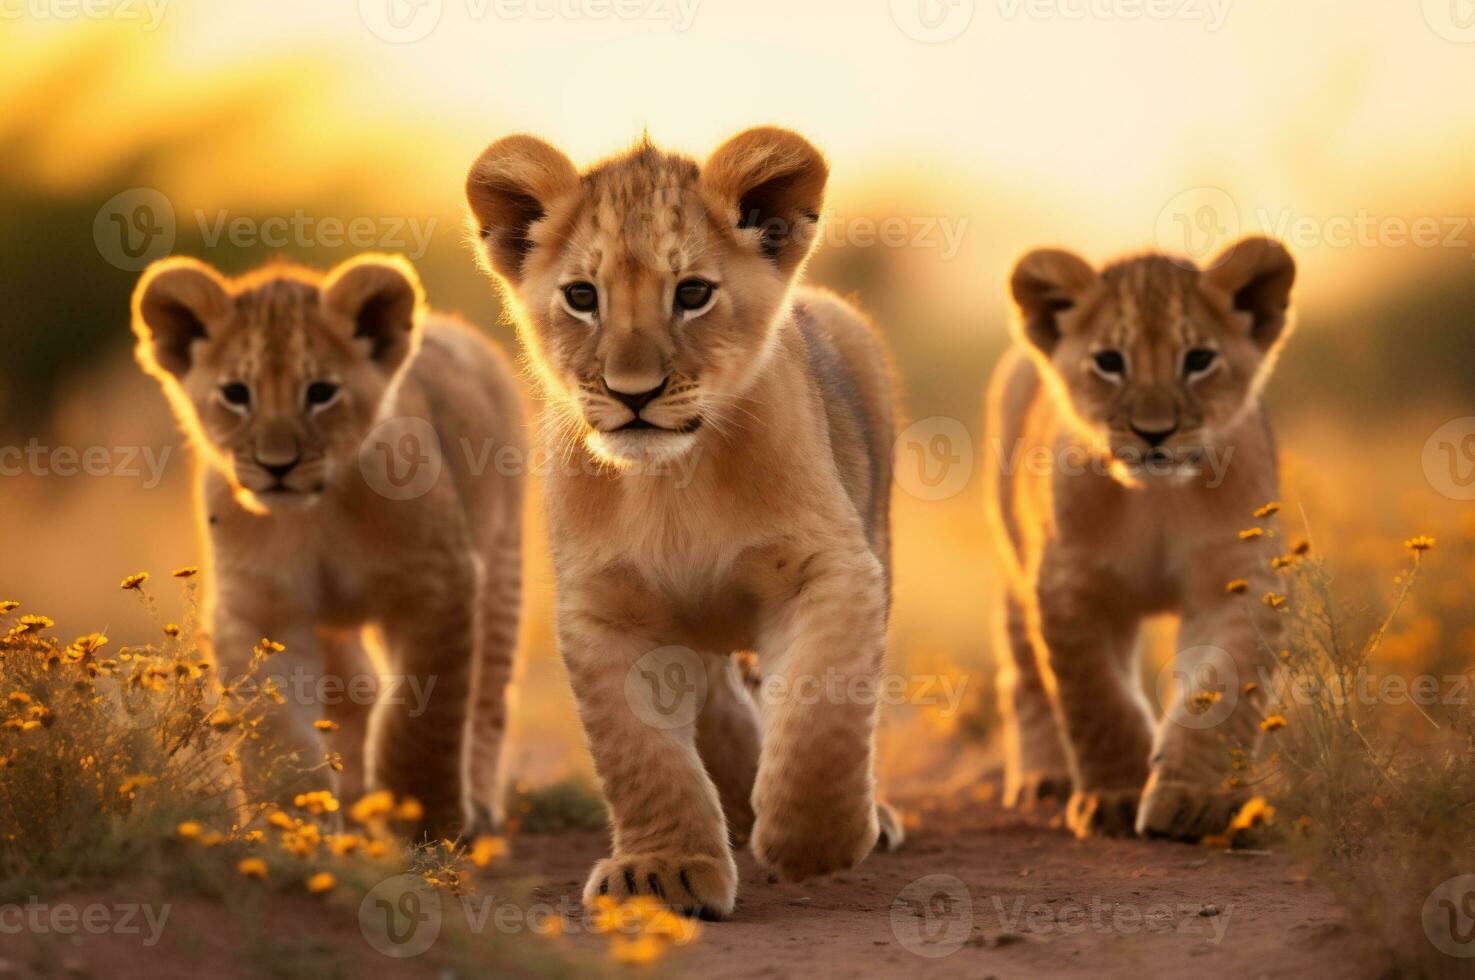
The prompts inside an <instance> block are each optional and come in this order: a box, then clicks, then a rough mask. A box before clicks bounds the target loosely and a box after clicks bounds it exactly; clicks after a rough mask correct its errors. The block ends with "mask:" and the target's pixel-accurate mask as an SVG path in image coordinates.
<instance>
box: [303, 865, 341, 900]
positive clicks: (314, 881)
mask: <svg viewBox="0 0 1475 980" xmlns="http://www.w3.org/2000/svg"><path fill="white" fill-rule="evenodd" d="M337 884H338V879H337V878H334V877H333V875H332V873H331V872H328V871H319V872H318V873H317V874H315V875H313V876H312V877H311V878H309V879H307V890H308V891H310V892H312V893H313V894H314V895H321V894H323V893H324V892H330V891H332V890H333V887H334V886H335V885H337Z"/></svg>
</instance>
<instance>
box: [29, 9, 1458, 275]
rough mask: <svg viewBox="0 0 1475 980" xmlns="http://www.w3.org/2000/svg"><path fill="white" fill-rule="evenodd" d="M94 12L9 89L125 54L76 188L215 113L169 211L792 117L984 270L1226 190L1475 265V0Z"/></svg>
mask: <svg viewBox="0 0 1475 980" xmlns="http://www.w3.org/2000/svg"><path fill="white" fill-rule="evenodd" d="M76 2H78V0H4V2H3V4H0V13H3V14H5V15H7V16H5V17H4V19H0V44H3V52H0V54H3V57H0V82H3V83H4V84H5V90H6V91H7V93H12V94H14V93H18V92H19V93H25V94H28V95H29V96H31V99H30V100H29V101H28V103H21V104H20V105H19V107H17V108H12V109H11V110H10V111H11V112H12V113H15V112H27V111H36V109H37V107H38V106H44V105H45V102H46V98H47V92H46V91H45V90H43V89H42V88H41V87H40V86H39V85H37V84H36V79H37V78H41V77H45V76H44V75H43V74H41V73H43V72H44V71H45V70H46V67H47V66H48V65H53V64H55V63H56V61H55V60H56V59H57V58H60V57H63V56H65V54H66V53H67V52H68V51H75V50H77V49H78V46H81V45H85V44H87V43H88V42H89V41H92V40H96V39H98V38H105V39H106V40H107V41H108V42H109V44H108V46H107V47H106V48H105V49H102V50H105V51H106V52H107V54H106V56H101V57H94V58H90V59H88V60H87V61H86V62H84V64H85V66H86V72H87V74H88V75H91V76H94V77H92V78H91V79H89V81H92V82H94V83H96V84H95V85H94V86H93V87H92V88H91V89H90V90H91V92H92V93H93V94H92V95H90V96H89V97H88V98H87V99H86V100H84V101H83V102H81V103H80V104H78V105H77V106H75V107H74V108H73V109H72V110H70V111H69V112H68V113H66V114H63V115H62V116H61V117H60V118H56V119H55V120H53V121H51V122H49V123H48V124H47V126H46V133H47V138H46V139H45V140H44V141H43V144H44V145H42V146H41V147H39V148H38V151H37V152H38V156H37V158H36V164H37V167H36V169H37V172H38V173H39V174H41V175H42V176H43V177H44V179H46V180H47V181H48V182H50V183H52V184H55V185H58V186H77V185H86V183H87V182H88V179H89V176H90V175H92V174H94V173H96V172H100V170H101V165H102V164H104V163H106V162H107V161H108V160H109V159H115V158H121V157H122V156H123V155H124V154H126V153H127V151H128V150H129V148H130V147H132V146H134V145H136V144H137V143H138V142H139V141H141V140H144V139H145V138H147V137H149V136H151V135H153V134H155V133H159V132H168V131H170V130H171V129H172V128H174V127H176V126H178V125H180V124H181V123H182V122H184V121H187V120H190V119H192V118H195V117H196V116H198V115H199V114H201V113H207V112H210V111H211V110H212V108H214V109H218V108H219V107H220V106H221V105H229V106H237V105H239V109H240V111H239V115H240V121H239V124H236V125H230V126H226V127H224V128H223V129H222V131H221V132H219V133H217V134H216V136H215V138H214V139H213V140H212V141H211V142H210V143H209V144H208V145H202V146H199V147H197V148H193V149H191V150H189V151H186V152H181V153H179V154H177V155H176V156H175V157H174V158H172V159H171V160H170V161H169V162H168V163H167V164H166V168H167V170H168V172H165V173H162V174H159V175H157V179H158V181H159V183H160V184H161V186H165V187H166V188H168V190H169V192H170V194H171V195H172V196H175V197H177V198H182V199H185V200H193V201H198V202H199V203H201V204H207V205H208V204H209V203H211V201H212V199H213V198H214V197H216V196H219V195H220V194H222V193H225V192H226V190H225V189H227V188H228V192H229V194H230V196H231V199H232V201H233V202H234V203H235V204H236V205H237V206H240V205H241V204H242V203H243V199H245V200H249V199H250V198H251V197H253V196H259V198H260V201H259V202H258V203H262V204H266V205H268V206H273V207H279V206H282V205H283V204H284V203H287V202H289V201H290V200H291V199H294V198H295V199H307V198H310V197H311V195H313V194H320V193H322V192H323V190H324V189H325V188H340V187H342V186H344V182H345V177H344V175H345V173H348V174H353V173H354V172H355V171H360V172H362V173H363V174H365V175H366V176H362V177H361V178H360V181H361V182H360V183H355V182H354V178H353V177H352V176H350V177H348V178H346V179H347V181H348V183H349V184H351V185H353V186H355V187H356V188H358V189H364V188H363V183H362V182H365V181H368V180H370V179H374V180H379V181H382V179H383V175H384V174H385V173H386V172H388V173H391V174H393V176H394V182H393V186H392V188H389V187H386V188H384V189H383V195H384V200H385V206H386V207H391V208H395V209H411V208H423V209H430V210H433V211H437V212H442V213H443V212H446V211H450V210H453V209H456V208H458V207H459V203H460V202H459V193H460V179H461V175H462V174H463V173H464V170H465V166H466V164H467V162H468V161H469V160H470V159H471V158H472V156H473V155H474V154H475V152H476V150H477V149H479V148H480V147H481V146H482V145H483V144H484V143H485V142H487V141H488V140H490V139H491V138H493V137H495V136H497V135H499V134H502V133H505V132H507V131H510V130H530V131H533V132H536V133H539V134H541V135H543V136H545V137H546V138H548V139H550V140H552V141H554V142H556V143H558V144H559V145H561V146H563V147H565V148H566V149H567V150H568V151H569V152H570V154H571V155H573V156H574V157H575V158H576V159H582V160H587V159H591V158H594V157H596V156H599V155H600V154H602V153H605V152H608V151H610V150H612V149H616V148H619V147H621V146H622V145H624V144H626V143H628V142H629V141H630V140H631V139H632V138H634V137H635V136H637V135H638V134H639V133H640V131H641V130H642V129H643V128H649V130H650V132H651V134H652V136H653V137H655V138H656V139H657V141H660V142H665V143H669V144H673V145H676V146H679V147H683V148H687V149H690V150H692V151H693V152H696V153H701V152H704V151H705V150H707V149H708V148H710V147H711V146H713V145H714V144H715V143H716V142H717V141H718V140H720V139H721V138H722V137H723V136H724V135H726V134H728V133H730V132H732V131H734V130H735V129H738V128H741V127H742V126H745V125H749V124H752V123H757V122H770V121H772V122H779V123H783V124H787V125H790V126H793V127H795V128H797V129H799V130H801V131H803V132H804V133H805V134H807V135H808V136H810V137H811V138H812V139H814V140H815V141H816V142H817V143H819V144H820V145H821V146H822V147H823V148H824V149H825V150H826V151H827V152H828V153H829V154H830V155H831V157H832V159H833V161H834V165H835V185H834V186H835V193H834V195H832V205H833V206H834V207H835V208H837V209H840V210H842V211H843V210H844V209H845V208H846V207H849V208H851V209H852V210H859V209H862V208H864V209H866V210H868V211H871V212H877V211H880V212H883V213H884V210H885V209H886V208H887V207H888V206H892V205H890V201H891V200H893V199H894V200H896V201H898V203H896V204H895V205H894V206H895V207H896V208H898V209H900V210H902V211H903V213H905V214H908V215H915V214H919V213H925V214H927V215H929V216H942V217H947V216H949V215H951V216H954V217H955V218H961V217H966V218H968V219H969V220H970V221H971V224H972V227H971V228H970V229H969V234H968V242H967V246H966V247H967V249H968V250H969V252H968V254H969V255H971V256H973V257H974V258H977V259H979V260H980V261H992V260H994V259H996V258H997V257H998V256H1005V255H1007V254H1008V253H1012V252H1014V251H1017V249H1019V248H1021V247H1024V246H1027V245H1029V244H1031V243H1034V242H1039V241H1061V242H1069V243H1070V244H1072V245H1075V246H1077V247H1079V248H1080V249H1082V250H1083V251H1085V252H1087V253H1090V254H1094V255H1097V256H1098V257H1099V256H1102V255H1104V254H1106V253H1109V252H1112V251H1119V250H1122V249H1129V248H1136V247H1141V246H1146V245H1151V244H1154V243H1155V242H1156V243H1158V244H1166V243H1164V242H1163V241H1162V239H1163V237H1164V235H1168V236H1169V237H1171V234H1172V228H1173V227H1174V224H1173V223H1174V221H1184V220H1187V221H1190V222H1197V221H1199V220H1200V219H1203V217H1204V215H1203V213H1202V206H1203V201H1202V200H1201V198H1202V195H1203V192H1201V193H1200V194H1199V196H1189V197H1187V198H1181V199H1180V197H1179V195H1180V194H1181V193H1182V192H1184V191H1188V190H1190V189H1193V188H1200V187H1205V186H1207V187H1209V188H1212V190H1211V191H1209V192H1207V193H1208V194H1209V196H1210V198H1211V199H1212V200H1211V201H1210V203H1212V204H1215V205H1216V206H1217V207H1218V208H1219V209H1220V210H1222V209H1223V208H1224V207H1226V206H1227V207H1230V208H1234V209H1237V210H1238V211H1239V215H1238V219H1239V225H1240V227H1241V228H1244V229H1248V228H1251V227H1253V228H1257V229H1258V230H1271V231H1274V230H1277V229H1279V228H1282V227H1285V226H1283V225H1282V222H1285V221H1289V220H1292V219H1294V220H1300V221H1304V222H1309V223H1310V224H1311V226H1312V227H1310V229H1309V230H1308V231H1307V232H1306V234H1308V235H1310V236H1311V240H1312V243H1313V246H1314V247H1306V248H1302V249H1300V251H1301V252H1302V253H1303V254H1306V253H1309V254H1308V255H1307V262H1308V266H1309V267H1310V268H1312V269H1316V268H1317V267H1318V265H1324V266H1325V268H1326V269H1327V270H1332V271H1341V272H1347V271H1348V270H1355V271H1356V273H1357V274H1356V275H1355V276H1341V277H1338V278H1341V279H1342V280H1343V282H1344V283H1346V284H1351V285H1354V286H1355V285H1360V284H1364V283H1367V282H1370V281H1376V279H1377V278H1378V275H1379V274H1380V272H1381V273H1385V274H1386V273H1387V270H1389V269H1396V268H1398V267H1400V266H1401V265H1402V264H1404V263H1406V262H1409V261H1413V260H1415V259H1417V258H1419V257H1420V256H1421V255H1426V254H1427V253H1428V252H1429V249H1427V248H1426V249H1413V248H1409V247H1405V246H1394V247H1390V246H1389V245H1388V244H1387V243H1386V242H1383V241H1382V240H1381V238H1380V239H1379V241H1377V242H1375V243H1374V245H1375V247H1376V249H1377V253H1376V255H1377V258H1378V261H1370V260H1369V255H1368V251H1367V250H1366V249H1362V250H1358V249H1354V248H1348V247H1345V246H1338V245H1336V244H1326V243H1324V242H1322V241H1320V239H1321V238H1324V237H1326V233H1325V231H1324V229H1325V227H1326V222H1327V221H1328V219H1341V220H1343V221H1352V220H1357V219H1358V218H1359V216H1361V218H1362V220H1364V221H1365V222H1366V221H1372V222H1375V223H1376V225H1375V227H1377V228H1378V229H1382V228H1384V227H1385V225H1386V223H1388V222H1390V221H1391V222H1394V223H1395V225H1396V223H1397V222H1398V221H1413V220H1416V219H1420V218H1430V219H1433V220H1437V221H1439V222H1441V229H1442V231H1444V232H1448V231H1449V230H1450V228H1451V227H1452V223H1453V222H1454V221H1464V222H1466V225H1467V227H1466V228H1465V234H1464V237H1465V238H1466V239H1469V240H1470V241H1471V242H1472V244H1471V247H1470V250H1469V251H1475V224H1470V222H1469V218H1468V217H1466V216H1468V215H1472V214H1475V208H1472V207H1471V205H1472V203H1475V193H1472V192H1471V191H1470V190H1467V188H1468V187H1469V183H1470V182H1469V179H1468V175H1469V173H1470V172H1471V169H1472V163H1475V125H1472V124H1475V99H1471V98H1470V93H1471V92H1472V91H1475V43H1472V42H1475V2H1472V0H1295V2H1285V0H843V2H842V0H825V2H801V0H340V2H334V3H304V2H302V0H258V2H252V3H230V4H227V3H219V2H212V3H188V4H187V3H184V2H181V0H92V2H96V3H98V4H100V5H101V6H102V8H103V9H107V10H112V11H113V16H111V17H110V18H107V19H102V20H88V19H86V18H73V17H68V16H65V15H64V11H67V10H69V9H71V8H70V7H68V6H67V5H68V4H69V3H76ZM151 4H152V5H153V7H152V8H151V6H150V5H151ZM1466 8H1469V9H1466ZM20 10H30V11H32V13H30V14H27V15H26V16H25V17H23V18H22V19H20V20H16V19H14V17H13V12H14V11H20ZM37 12H39V14H38V13H37ZM155 12H157V22H156V23H155ZM621 14H626V15H627V16H621ZM629 14H634V15H635V16H628V15H629ZM1466 24H1468V25H1470V26H1464V25H1466ZM396 25H399V26H398V27H396ZM422 35H423V36H422ZM237 99H240V100H241V101H240V102H239V104H238V103H237V102H236V101H235V100H237ZM9 101H10V100H9V99H7V102H9ZM12 105H13V106H15V105H16V103H12ZM27 105H29V110H28V108H27ZM5 112H6V110H5V109H3V108H0V134H3V132H4V125H5ZM358 159H363V160H365V161H367V162H366V164H365V165H363V166H359V165H357V164H355V162H354V161H355V160H358ZM368 175H372V177H371V176H368ZM369 190H371V191H374V190H375V188H374V187H370V188H369ZM1226 201H1227V202H1228V204H1227V205H1226V204H1225V203H1224V202H1226ZM1179 211H1181V212H1185V215H1186V216H1185V217H1183V218H1178V217H1176V213H1177V212H1179ZM1216 213H1217V212H1216ZM1209 224H1212V222H1209ZM1220 224H1221V225H1222V224H1223V222H1220ZM1267 226H1268V227H1267ZM1204 227H1208V225H1207V224H1206V225H1205V226H1204ZM1165 229H1166V230H1165ZM1395 232H1396V228H1395ZM1178 234H1182V232H1181V231H1179V232H1178ZM1206 234H1207V233H1206ZM1379 234H1380V235H1381V232H1379ZM1201 247H1203V248H1207V247H1208V246H1207V245H1203V246H1201ZM1383 256H1386V258H1387V261H1386V262H1383V261H1381V258H1382V257H1383Z"/></svg>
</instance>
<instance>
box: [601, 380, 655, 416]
mask: <svg viewBox="0 0 1475 980" xmlns="http://www.w3.org/2000/svg"><path fill="white" fill-rule="evenodd" d="M670 380H671V379H670V378H669V377H667V378H662V379H661V383H660V384H658V385H656V386H655V387H654V388H647V389H646V390H645V391H621V390H620V389H618V388H616V387H615V386H614V384H613V383H611V382H610V380H609V378H607V377H606V378H605V379H604V387H605V388H606V389H608V391H609V393H610V394H611V395H612V396H614V398H615V400H616V401H618V402H620V403H621V404H622V405H624V406H625V407H626V408H628V409H629V410H630V411H632V412H634V413H635V414H636V415H639V414H640V410H641V409H642V408H644V407H645V406H646V405H649V404H650V403H651V402H653V401H655V400H656V399H657V398H659V397H661V392H663V391H665V390H666V383H667V382H668V381H670Z"/></svg>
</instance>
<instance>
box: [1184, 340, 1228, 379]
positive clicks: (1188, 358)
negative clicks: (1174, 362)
mask: <svg viewBox="0 0 1475 980" xmlns="http://www.w3.org/2000/svg"><path fill="white" fill-rule="evenodd" d="M1218 358H1219V354H1218V352H1217V351H1212V350H1209V348H1207V347H1195V348H1194V349H1193V350H1191V351H1189V352H1188V353H1187V354H1184V355H1183V373H1184V374H1185V375H1187V376H1192V375H1195V374H1203V373H1204V372H1205V371H1207V370H1208V369H1209V368H1211V367H1213V366H1214V362H1215V361H1216V360H1218Z"/></svg>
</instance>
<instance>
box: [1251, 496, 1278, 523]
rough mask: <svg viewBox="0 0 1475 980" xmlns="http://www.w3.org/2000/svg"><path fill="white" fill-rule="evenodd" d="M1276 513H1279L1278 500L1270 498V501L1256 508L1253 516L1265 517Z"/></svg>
mask: <svg viewBox="0 0 1475 980" xmlns="http://www.w3.org/2000/svg"><path fill="white" fill-rule="evenodd" d="M1278 513H1280V503H1279V502H1278V501H1274V500H1272V501H1270V503H1268V504H1266V505H1265V506H1264V507H1261V508H1259V509H1258V510H1256V511H1255V516H1256V517H1258V518H1261V519H1264V518H1266V517H1271V516H1273V515H1275V514H1278Z"/></svg>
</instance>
